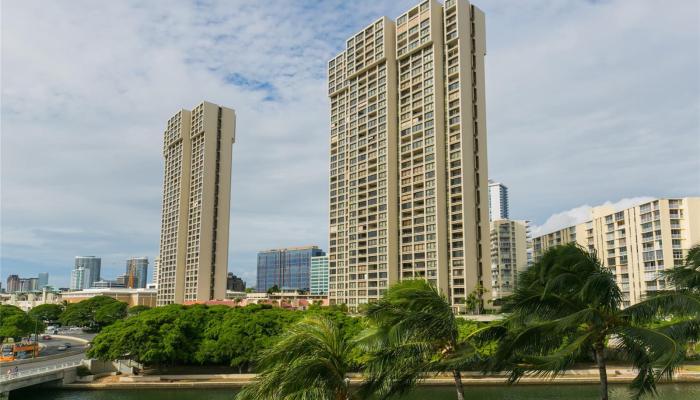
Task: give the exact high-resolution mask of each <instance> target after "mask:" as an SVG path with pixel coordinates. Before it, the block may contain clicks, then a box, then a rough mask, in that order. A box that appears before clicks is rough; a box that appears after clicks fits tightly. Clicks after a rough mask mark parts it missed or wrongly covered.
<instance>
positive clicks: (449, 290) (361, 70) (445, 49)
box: [327, 0, 491, 310]
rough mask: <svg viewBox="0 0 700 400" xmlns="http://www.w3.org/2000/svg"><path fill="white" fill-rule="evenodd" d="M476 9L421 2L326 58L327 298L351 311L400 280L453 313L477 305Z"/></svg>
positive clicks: (479, 68) (481, 126)
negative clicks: (414, 282)
mask: <svg viewBox="0 0 700 400" xmlns="http://www.w3.org/2000/svg"><path fill="white" fill-rule="evenodd" d="M485 54H486V38H485V21H484V14H483V12H482V11H481V10H479V9H478V8H476V7H474V6H472V5H471V4H469V2H468V1H467V0H456V1H454V0H449V1H446V2H445V4H444V5H442V4H440V3H437V2H435V1H431V0H428V1H421V2H420V3H419V4H418V5H416V6H414V7H412V8H411V9H409V10H408V11H407V12H405V13H403V14H401V15H400V16H399V17H398V18H397V19H396V21H395V22H394V21H391V20H389V19H388V18H386V17H382V18H379V19H377V20H375V21H373V22H372V23H371V24H369V25H367V26H365V27H364V28H363V29H362V30H360V31H359V32H357V33H356V34H355V35H353V36H351V37H349V38H348V39H347V40H346V41H345V48H344V49H343V50H342V51H341V52H340V54H338V55H337V56H336V57H335V58H333V59H332V60H330V61H329V63H328V92H327V93H328V95H329V97H330V103H331V104H330V107H331V110H330V124H331V126H330V216H329V217H330V224H329V225H330V229H329V230H330V238H329V244H330V247H329V249H328V255H329V273H330V276H329V287H328V292H329V301H330V303H331V304H340V303H344V304H347V305H348V307H349V309H350V310H357V308H358V306H360V305H361V304H363V303H368V302H372V301H376V300H377V299H379V298H381V296H382V294H383V293H384V292H385V291H386V290H387V289H388V288H389V287H390V286H391V285H392V284H394V283H396V282H398V281H400V280H402V279H426V280H428V281H429V282H431V283H432V284H434V285H435V286H436V287H437V288H439V289H440V290H441V291H442V292H444V293H445V295H446V296H447V297H448V298H449V300H450V302H451V303H452V304H453V305H454V307H455V309H458V310H459V309H461V310H464V309H465V306H464V304H465V300H466V299H467V297H468V296H469V294H470V293H471V292H473V291H474V290H475V289H476V288H477V287H478V286H479V285H481V286H482V287H484V289H485V290H486V297H487V298H486V299H484V301H485V303H488V296H490V294H491V290H490V287H489V285H490V281H491V279H490V276H489V259H488V253H489V242H488V238H489V225H488V209H487V207H486V206H487V201H488V199H487V177H488V171H487V160H486V158H487V149H486V100H485V78H484V76H485V75H484V56H485Z"/></svg>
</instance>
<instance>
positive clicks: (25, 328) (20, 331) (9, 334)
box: [0, 305, 43, 342]
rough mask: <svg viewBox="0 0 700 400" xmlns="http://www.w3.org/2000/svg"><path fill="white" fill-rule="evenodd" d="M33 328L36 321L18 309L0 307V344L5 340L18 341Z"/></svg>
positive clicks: (31, 331)
mask: <svg viewBox="0 0 700 400" xmlns="http://www.w3.org/2000/svg"><path fill="white" fill-rule="evenodd" d="M35 328H36V320H34V319H33V318H31V317H30V316H29V315H27V313H25V312H24V311H22V310H21V309H19V308H18V307H15V306H10V305H0V342H1V341H2V340H5V339H6V338H13V339H19V338H21V337H24V336H27V335H29V334H30V333H33V332H34V330H35ZM42 328H43V326H42Z"/></svg>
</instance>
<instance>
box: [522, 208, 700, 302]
mask: <svg viewBox="0 0 700 400" xmlns="http://www.w3.org/2000/svg"><path fill="white" fill-rule="evenodd" d="M566 243H577V244H579V245H580V246H582V247H584V248H586V249H588V250H589V251H592V252H595V254H597V256H598V258H600V260H601V261H602V262H603V264H604V265H606V266H607V267H608V268H610V269H611V270H612V271H613V272H614V273H615V277H616V280H617V283H618V285H619V286H620V289H622V294H623V305H624V306H629V305H632V304H635V303H638V302H639V301H641V300H643V299H644V298H645V297H646V296H648V295H649V294H652V293H654V292H656V291H659V290H665V289H667V288H669V283H668V282H667V281H666V280H665V279H664V278H663V275H662V273H663V272H664V271H665V270H667V269H670V268H673V267H675V266H678V265H682V263H683V260H684V258H685V256H686V255H687V252H688V250H689V249H690V248H691V247H692V246H694V245H697V244H698V243H700V197H686V198H674V199H658V200H653V201H650V202H648V203H644V204H640V205H637V206H634V207H630V208H627V209H624V210H617V209H614V208H613V207H610V206H600V207H595V208H593V209H592V211H591V219H590V220H589V221H588V222H584V223H582V224H578V225H574V226H570V227H566V228H563V229H560V230H557V231H555V232H550V233H547V234H543V235H539V236H537V237H534V238H533V240H532V245H533V256H534V261H537V260H539V258H540V257H541V256H542V254H543V253H544V252H545V251H547V249H549V248H551V247H554V246H557V245H562V244H566Z"/></svg>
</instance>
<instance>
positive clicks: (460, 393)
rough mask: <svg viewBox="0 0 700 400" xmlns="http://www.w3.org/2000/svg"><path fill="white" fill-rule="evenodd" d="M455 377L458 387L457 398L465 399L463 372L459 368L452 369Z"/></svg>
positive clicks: (456, 387) (458, 399)
mask: <svg viewBox="0 0 700 400" xmlns="http://www.w3.org/2000/svg"><path fill="white" fill-rule="evenodd" d="M452 376H454V378H455V389H457V400H464V386H462V373H461V372H459V370H454V371H452Z"/></svg>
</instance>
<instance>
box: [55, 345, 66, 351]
mask: <svg viewBox="0 0 700 400" xmlns="http://www.w3.org/2000/svg"><path fill="white" fill-rule="evenodd" d="M56 350H58V351H65V350H68V347H66V346H65V345H63V344H62V345H60V346H58V347H57V348H56Z"/></svg>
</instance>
